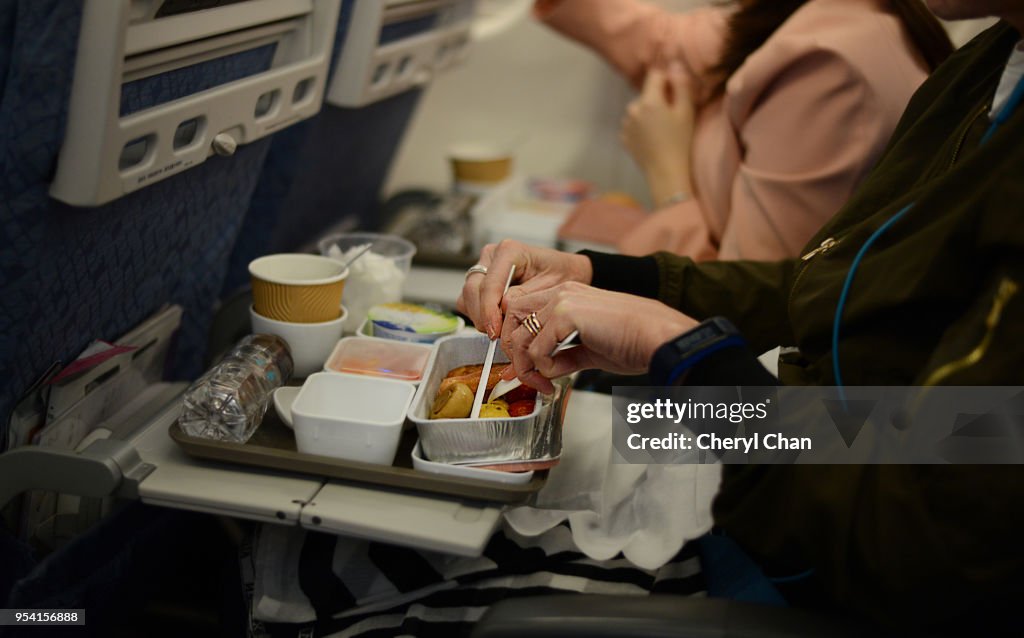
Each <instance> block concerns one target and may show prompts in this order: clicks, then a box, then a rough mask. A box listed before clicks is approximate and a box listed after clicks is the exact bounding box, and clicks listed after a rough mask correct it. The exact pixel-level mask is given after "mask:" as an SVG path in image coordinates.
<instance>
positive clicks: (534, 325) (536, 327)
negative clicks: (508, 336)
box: [523, 312, 541, 337]
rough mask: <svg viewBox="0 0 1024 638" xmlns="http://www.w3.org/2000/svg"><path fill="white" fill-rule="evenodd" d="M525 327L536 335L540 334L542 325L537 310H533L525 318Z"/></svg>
mask: <svg viewBox="0 0 1024 638" xmlns="http://www.w3.org/2000/svg"><path fill="white" fill-rule="evenodd" d="M523 327H524V328H526V330H527V331H528V332H529V333H530V334H532V335H533V336H535V337H536V336H537V335H538V334H540V329H541V325H540V320H539V319H537V313H536V312H531V313H530V314H529V315H528V316H527V317H526V319H523Z"/></svg>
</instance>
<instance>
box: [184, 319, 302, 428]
mask: <svg viewBox="0 0 1024 638" xmlns="http://www.w3.org/2000/svg"><path fill="white" fill-rule="evenodd" d="M292 368H293V365H292V355H291V352H290V351H289V350H288V344H287V343H285V341H284V340H283V339H281V338H280V337H278V336H275V335H262V334H259V335H249V336H248V337H246V338H244V339H242V340H241V341H240V342H238V345H236V346H235V347H234V349H232V350H231V352H230V353H228V355H227V356H226V357H224V358H223V359H221V361H220V362H219V363H218V364H217V365H215V366H214V367H212V368H210V369H209V370H208V371H207V372H206V374H204V375H203V376H201V377H199V379H198V380H196V382H195V383H193V384H192V385H191V386H190V387H189V389H188V390H187V391H186V392H185V407H184V409H183V410H182V413H181V417H180V418H179V420H178V424H179V425H180V426H181V429H182V430H184V431H185V433H186V434H188V435H189V436H195V437H201V438H204V439H216V440H218V441H231V442H234V443H245V442H246V441H248V440H249V437H251V436H252V434H253V432H255V431H256V428H257V427H259V424H260V423H261V422H262V421H263V415H264V414H266V412H267V406H268V405H269V404H270V400H271V397H272V395H273V392H274V390H276V389H277V388H279V387H281V386H282V385H284V384H285V383H287V382H288V379H289V378H291V376H292Z"/></svg>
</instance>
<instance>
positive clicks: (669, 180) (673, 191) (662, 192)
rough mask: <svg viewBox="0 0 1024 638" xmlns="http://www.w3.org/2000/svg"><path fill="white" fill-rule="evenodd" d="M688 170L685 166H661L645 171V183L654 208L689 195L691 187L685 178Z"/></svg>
mask: <svg viewBox="0 0 1024 638" xmlns="http://www.w3.org/2000/svg"><path fill="white" fill-rule="evenodd" d="M688 170H689V168H687V167H686V166H671V167H664V166H662V167H657V168H654V169H651V170H648V171H647V183H648V185H649V186H650V189H651V198H652V200H653V202H654V205H655V208H662V207H663V206H667V205H670V204H671V203H672V202H671V200H673V199H676V200H679V201H682V200H683V199H685V198H688V197H689V196H690V191H691V190H692V189H691V188H690V185H689V182H688V180H687V179H686V175H687V171H688Z"/></svg>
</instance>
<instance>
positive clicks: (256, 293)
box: [249, 254, 348, 323]
mask: <svg viewBox="0 0 1024 638" xmlns="http://www.w3.org/2000/svg"><path fill="white" fill-rule="evenodd" d="M249 275H250V276H251V279H252V299H253V308H254V309H255V310H256V312H257V313H259V314H260V315H262V316H264V317H266V318H268V319H274V320H276V321H287V322H291V323H322V322H324V321H332V320H334V319H337V318H338V316H339V315H340V314H341V310H340V308H341V297H342V293H343V291H344V289H345V278H346V277H348V269H347V268H345V265H344V264H342V263H341V262H340V261H337V260H334V259H331V258H329V257H323V256H320V255H304V254H279V255H267V256H266V257H260V258H259V259H256V260H254V261H252V262H251V263H250V264H249Z"/></svg>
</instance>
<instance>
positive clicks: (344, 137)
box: [223, 0, 422, 294]
mask: <svg viewBox="0 0 1024 638" xmlns="http://www.w3.org/2000/svg"><path fill="white" fill-rule="evenodd" d="M354 5H355V2H354V0H343V2H342V5H341V12H340V17H339V19H338V31H337V36H336V37H335V40H334V54H333V56H332V65H331V73H332V74H333V73H336V72H337V68H336V67H337V62H338V60H339V57H340V56H339V53H340V52H341V50H342V48H343V47H344V45H345V39H346V37H347V35H348V32H349V25H350V23H351V18H352V11H353V7H354ZM329 85H330V79H329V80H328V86H329ZM421 93H422V91H421V90H420V89H411V90H408V91H405V92H403V93H399V94H398V95H395V96H393V97H390V98H387V99H385V100H382V101H380V102H375V103H373V104H371V105H368V106H365V107H362V108H340V107H337V106H333V105H331V104H329V103H326V102H325V103H324V105H323V108H322V109H321V111H320V113H319V114H318V115H316V116H315V117H313V118H311V119H309V120H307V121H306V122H302V123H300V124H298V125H296V126H293V127H292V128H290V129H288V130H286V131H282V132H280V133H278V134H277V135H275V136H274V140H273V142H272V144H271V147H270V152H269V154H268V155H267V160H266V163H265V164H264V167H263V174H262V175H261V177H260V181H259V184H258V185H257V187H256V193H255V195H254V196H253V199H252V205H251V207H250V209H249V212H248V214H247V215H246V218H245V222H244V224H243V227H242V231H241V233H240V235H239V237H238V241H237V243H236V244H235V247H234V251H233V254H232V255H231V263H230V267H229V271H228V275H227V278H226V279H225V282H224V290H223V292H224V294H230V293H232V292H234V291H236V290H238V289H239V288H241V287H244V286H245V285H246V284H247V283H248V281H249V274H248V269H247V266H248V264H249V262H250V261H252V260H253V259H255V258H256V257H259V256H260V255H265V254H267V253H275V252H294V251H297V250H300V249H301V248H303V247H306V246H308V244H309V243H310V242H312V240H314V239H316V238H317V237H318V236H320V235H321V234H323V233H324V231H326V230H328V229H330V228H331V227H332V226H335V225H337V224H338V223H339V222H341V221H343V220H344V219H345V218H346V217H350V216H351V218H352V220H353V223H356V222H357V223H358V224H359V226H361V227H363V228H370V229H375V228H377V227H378V226H379V220H377V219H375V218H374V212H375V211H376V208H377V200H378V195H379V193H380V191H381V189H382V187H383V185H384V180H385V179H386V178H387V174H388V169H389V168H390V166H391V161H392V159H393V158H394V156H395V153H396V151H397V150H398V145H399V144H400V143H401V141H402V137H403V135H404V134H405V131H406V128H407V127H408V125H409V122H410V120H411V119H412V116H413V114H414V112H415V109H416V106H417V104H418V103H419V99H420V95H421Z"/></svg>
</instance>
